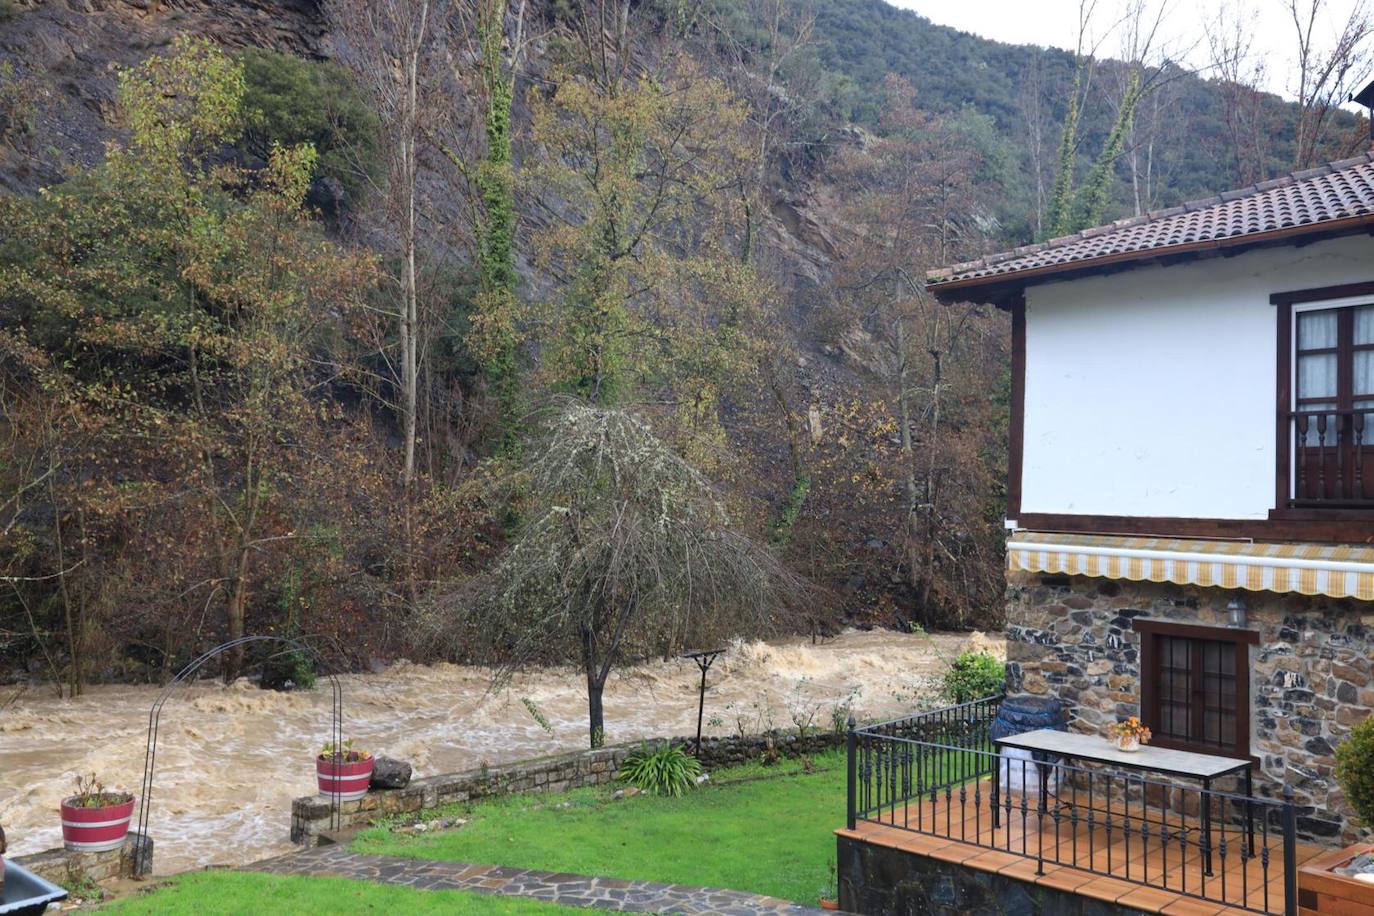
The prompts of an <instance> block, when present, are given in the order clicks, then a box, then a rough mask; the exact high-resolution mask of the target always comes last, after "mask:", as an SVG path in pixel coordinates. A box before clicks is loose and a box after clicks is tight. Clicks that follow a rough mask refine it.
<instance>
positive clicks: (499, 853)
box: [353, 753, 845, 903]
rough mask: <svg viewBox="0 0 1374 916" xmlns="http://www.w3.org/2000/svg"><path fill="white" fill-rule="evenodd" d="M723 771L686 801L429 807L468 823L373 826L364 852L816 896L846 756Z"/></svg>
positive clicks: (604, 791)
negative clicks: (807, 764) (431, 829)
mask: <svg viewBox="0 0 1374 916" xmlns="http://www.w3.org/2000/svg"><path fill="white" fill-rule="evenodd" d="M813 765H814V772H810V773H806V772H803V771H802V769H801V767H800V765H799V764H797V763H796V762H794V761H788V762H783V763H780V764H778V765H777V766H775V767H772V768H769V769H764V768H762V767H760V766H758V765H750V766H744V767H737V768H733V769H730V770H722V771H718V772H717V773H715V774H713V776H715V777H716V779H717V782H716V783H714V784H711V785H707V786H704V787H702V788H699V789H697V790H695V791H693V792H692V793H690V794H688V795H687V796H685V797H683V798H678V799H673V798H655V797H649V796H636V797H633V798H626V799H621V800H618V801H616V800H612V798H611V793H612V791H613V790H614V787H598V788H594V789H579V790H576V791H573V792H568V793H565V794H560V795H542V796H529V795H526V796H513V797H510V798H505V799H501V800H499V801H492V802H486V803H480V804H477V805H460V806H454V807H452V808H448V809H445V810H444V811H439V812H432V813H431V815H432V816H434V817H438V816H450V817H451V816H454V815H457V816H460V817H464V818H467V819H468V824H467V825H466V826H464V827H462V828H461V829H458V830H450V831H445V832H443V833H436V834H433V835H426V834H420V835H416V836H408V835H403V834H394V833H391V832H390V831H389V830H387V829H385V828H376V829H373V830H369V831H366V832H364V833H362V834H360V835H359V836H358V838H357V839H356V840H355V841H354V845H353V848H354V849H355V850H356V851H358V852H365V853H374V854H383V855H398V856H413V857H415V858H422V859H447V860H452V861H459V862H468V863H472V864H479V865H510V866H515V867H518V868H539V869H546V870H549V871H556V872H573V873H576V874H584V875H609V876H612V877H616V878H630V879H640V880H647V881H661V882H665V883H671V884H696V885H706V886H709V887H722V888H731V889H734V890H741V891H750V892H753V893H758V894H769V895H772V896H775V897H782V898H784V899H788V900H795V901H798V902H801V903H815V902H816V900H817V898H818V897H819V896H820V893H821V891H822V890H823V889H824V888H825V887H826V885H827V884H828V883H829V880H830V863H832V862H833V861H834V859H835V837H834V830H835V828H836V827H840V826H843V824H844V816H845V800H844V791H845V790H844V756H843V755H842V754H838V753H832V754H825V755H820V756H817V757H815V758H814V759H813Z"/></svg>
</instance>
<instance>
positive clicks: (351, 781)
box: [315, 754, 372, 801]
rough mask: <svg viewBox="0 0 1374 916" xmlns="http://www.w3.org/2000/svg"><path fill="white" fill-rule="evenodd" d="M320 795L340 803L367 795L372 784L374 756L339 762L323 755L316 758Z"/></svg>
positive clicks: (316, 773)
mask: <svg viewBox="0 0 1374 916" xmlns="http://www.w3.org/2000/svg"><path fill="white" fill-rule="evenodd" d="M315 775H316V777H317V778H318V779H319V783H320V794H321V795H323V796H325V797H327V798H338V800H339V801H355V800H357V799H359V798H362V797H363V796H364V795H366V794H367V786H368V784H369V783H370V782H372V755H371V754H369V755H368V756H367V757H365V758H363V759H362V760H352V761H339V762H336V761H335V760H334V758H332V757H325V756H323V755H321V756H319V757H316V758H315Z"/></svg>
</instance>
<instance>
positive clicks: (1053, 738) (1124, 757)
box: [992, 728, 1255, 875]
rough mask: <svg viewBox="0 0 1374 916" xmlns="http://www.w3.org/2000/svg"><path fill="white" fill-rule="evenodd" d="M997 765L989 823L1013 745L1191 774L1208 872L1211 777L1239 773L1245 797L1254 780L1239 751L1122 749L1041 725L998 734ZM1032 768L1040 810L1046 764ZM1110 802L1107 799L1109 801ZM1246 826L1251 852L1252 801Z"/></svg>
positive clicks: (1046, 779)
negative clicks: (1197, 788)
mask: <svg viewBox="0 0 1374 916" xmlns="http://www.w3.org/2000/svg"><path fill="white" fill-rule="evenodd" d="M995 743H996V746H997V769H996V771H995V772H994V774H993V775H994V778H993V780H992V811H993V815H992V816H993V826H994V827H996V826H997V825H998V817H999V816H1000V812H999V811H998V807H997V806H998V803H999V801H1000V795H1001V779H1000V776H999V774H1000V773H1001V766H1002V750H1003V749H1004V748H1017V749H1020V750H1024V751H1031V752H1032V754H1034V755H1049V756H1054V757H1059V758H1061V759H1062V760H1064V761H1072V760H1086V761H1091V762H1093V763H1101V764H1107V765H1109V766H1113V767H1121V768H1124V769H1130V770H1140V771H1149V772H1153V773H1160V774H1162V775H1165V776H1173V777H1177V778H1182V779H1196V780H1198V781H1199V782H1200V783H1201V784H1202V792H1203V804H1202V806H1201V807H1202V831H1203V834H1204V836H1205V837H1206V843H1205V848H1204V855H1205V856H1206V866H1207V874H1209V875H1210V874H1211V873H1212V805H1211V792H1212V781H1213V780H1214V779H1220V778H1221V777H1223V776H1231V775H1235V774H1238V775H1240V777H1241V781H1242V784H1243V786H1244V793H1245V797H1246V798H1254V794H1255V784H1254V776H1253V773H1252V772H1251V762H1250V761H1249V760H1242V759H1240V758H1238V757H1217V756H1213V755H1212V754H1198V753H1195V752H1193V751H1176V750H1172V749H1171V748H1167V747H1151V746H1150V745H1148V744H1147V745H1142V746H1141V748H1140V750H1138V751H1123V750H1121V749H1120V748H1118V747H1117V746H1116V745H1115V744H1114V743H1113V742H1111V741H1108V740H1107V739H1106V738H1102V737H1098V736H1096V735H1083V734H1079V733H1077V732H1063V731H1056V730H1054V729H1050V728H1041V729H1037V730H1035V731H1032V732H1025V733H1024V734H1020V735H1008V736H1007V737H1005V738H998V739H997V741H996V742H995ZM1035 765H1036V769H1037V770H1038V771H1039V777H1040V810H1041V811H1045V810H1046V804H1045V798H1046V796H1047V795H1048V794H1049V773H1050V766H1049V765H1047V764H1044V763H1042V762H1040V760H1039V758H1038V756H1037V758H1036V764H1035ZM1109 804H1110V802H1109ZM1245 829H1246V834H1247V835H1248V837H1249V849H1250V850H1251V854H1252V855H1253V850H1254V848H1255V819H1254V810H1253V806H1251V805H1246V807H1245Z"/></svg>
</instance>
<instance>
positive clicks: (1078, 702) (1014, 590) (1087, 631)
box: [1006, 573, 1374, 843]
mask: <svg viewBox="0 0 1374 916" xmlns="http://www.w3.org/2000/svg"><path fill="white" fill-rule="evenodd" d="M1242 594H1243V595H1244V597H1245V601H1246V603H1247V605H1248V606H1249V613H1248V624H1247V625H1248V627H1249V628H1250V629H1253V630H1256V631H1258V632H1259V642H1258V644H1257V645H1254V646H1251V648H1250V664H1251V670H1250V714H1251V727H1250V735H1251V739H1250V740H1251V753H1252V754H1253V755H1254V756H1255V757H1256V758H1258V759H1259V761H1260V767H1259V770H1257V771H1256V785H1255V789H1256V793H1257V794H1260V795H1264V796H1268V797H1278V796H1279V795H1280V794H1281V792H1282V787H1283V785H1284V783H1287V784H1289V785H1291V786H1292V787H1293V790H1294V793H1295V798H1296V801H1297V804H1298V806H1299V807H1298V829H1299V832H1300V834H1302V836H1303V837H1304V838H1306V839H1311V840H1316V841H1318V842H1326V843H1335V842H1338V841H1339V842H1344V843H1350V842H1354V841H1356V839H1358V825H1357V823H1356V821H1355V816H1354V813H1353V812H1352V811H1351V810H1350V808H1349V806H1348V805H1347V804H1346V802H1345V798H1344V795H1343V794H1342V792H1341V790H1340V788H1339V787H1338V786H1337V784H1336V781H1335V777H1334V770H1335V759H1334V756H1333V751H1334V748H1335V746H1336V745H1337V744H1339V743H1340V741H1341V740H1342V739H1343V738H1344V737H1345V736H1346V735H1347V734H1349V731H1350V727H1351V726H1353V725H1355V724H1356V723H1358V722H1360V721H1361V720H1363V719H1364V718H1366V717H1367V716H1369V715H1370V713H1371V711H1374V603H1370V602H1361V601H1347V600H1337V599H1331V598H1323V597H1307V596H1303V595H1279V594H1272V593H1268V592H1244V593H1242ZM1233 597H1235V593H1234V592H1231V591H1228V590H1225V589H1219V588H1203V587H1199V586H1179V585H1173V584H1170V583H1165V584H1156V583H1151V582H1129V581H1118V580H1111V579H1102V578H1090V577H1087V576H1045V575H1041V574H1028V573H1008V574H1007V631H1006V635H1007V680H1008V684H1007V688H1008V691H1010V692H1018V691H1023V692H1026V693H1032V694H1052V695H1054V696H1057V697H1059V698H1060V699H1061V700H1063V701H1064V704H1065V706H1066V708H1067V709H1068V711H1069V715H1070V723H1069V727H1070V728H1073V729H1075V730H1077V731H1081V732H1086V733H1091V734H1102V733H1103V732H1104V730H1105V729H1106V727H1107V726H1108V725H1110V724H1111V723H1113V722H1116V721H1117V720H1118V719H1120V718H1123V717H1125V716H1130V715H1138V714H1139V712H1140V705H1139V704H1140V699H1139V697H1140V693H1139V690H1140V687H1139V678H1140V667H1139V666H1140V636H1139V634H1138V633H1136V632H1135V631H1134V629H1133V624H1132V621H1133V620H1134V619H1135V618H1137V617H1149V618H1155V619H1161V620H1170V621H1175V622H1179V623H1196V624H1202V625H1207V626H1226V625H1227V620H1228V614H1227V610H1226V603H1227V602H1228V601H1229V600H1231V599H1232V598H1233Z"/></svg>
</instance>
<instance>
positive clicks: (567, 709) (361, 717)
mask: <svg viewBox="0 0 1374 916" xmlns="http://www.w3.org/2000/svg"><path fill="white" fill-rule="evenodd" d="M970 647H974V648H982V649H987V650H988V651H991V652H993V653H994V654H998V655H1002V654H1004V646H1003V644H1002V642H1001V640H1000V637H997V638H991V637H990V638H985V637H983V636H982V635H981V634H973V635H972V636H969V635H968V634H931V635H925V634H903V633H894V632H888V631H879V630H873V631H868V632H859V631H846V632H845V633H843V634H842V635H840V636H838V637H836V638H834V639H830V640H826V641H825V642H823V643H820V644H817V645H813V644H811V642H810V641H809V640H806V639H789V640H781V641H776V642H768V643H764V642H753V643H741V644H737V645H734V646H732V647H731V648H730V649H729V650H728V651H727V652H726V654H725V655H723V656H721V657H720V658H719V659H717V661H716V663H715V666H714V667H713V668H712V669H711V673H710V680H709V689H708V691H707V696H706V717H707V719H708V722H707V724H706V726H705V731H706V732H707V733H708V734H712V733H714V734H726V733H731V732H734V731H736V730H740V729H742V730H743V731H746V732H757V731H761V730H763V729H765V728H768V727H769V726H770V725H771V726H774V727H782V728H793V727H795V725H796V723H797V722H798V721H801V722H807V721H808V720H810V721H811V724H814V725H820V726H822V727H828V726H829V723H830V720H831V718H832V715H833V713H834V710H835V709H836V706H837V705H838V704H841V703H843V702H844V701H845V699H846V698H847V697H850V696H853V708H854V710H855V711H856V713H857V714H858V715H859V717H860V718H869V719H874V718H882V717H888V716H894V715H897V714H900V713H902V712H904V711H906V710H908V709H911V708H912V707H913V706H914V705H916V704H917V702H918V698H919V697H926V698H929V697H930V696H931V695H932V692H933V689H934V687H935V685H936V684H937V683H938V679H939V676H940V673H941V671H942V670H943V667H944V664H945V662H946V660H949V659H953V658H954V657H955V656H956V655H957V654H958V653H959V652H960V651H961V650H963V649H966V648H970ZM340 680H341V682H342V687H343V706H344V734H345V735H348V736H352V737H354V738H355V739H356V743H357V745H359V746H361V747H364V748H366V749H367V750H370V751H373V752H374V753H378V754H385V755H387V756H390V757H398V758H401V759H403V760H408V761H410V762H411V763H412V764H413V765H414V768H415V773H416V775H418V776H423V775H429V774H434V773H444V772H450V771H454V770H462V769H467V768H470V767H475V766H478V765H480V764H481V763H482V762H483V761H486V762H488V763H491V764H498V763H505V762H510V761H515V760H520V759H522V758H526V757H531V756H536V755H540V754H547V753H551V752H554V751H559V750H571V749H576V748H579V747H582V746H585V743H586V728H587V726H586V696H585V693H584V682H583V681H582V679H581V676H580V675H579V673H578V672H575V671H571V670H567V669H543V670H539V671H533V672H530V673H528V674H524V675H521V676H519V677H518V678H516V680H515V681H514V682H513V683H512V684H510V686H509V687H508V688H506V689H503V690H501V691H500V692H498V693H489V692H488V687H489V677H488V674H487V672H485V671H483V670H482V669H478V668H472V667H464V666H460V665H413V664H409V663H406V662H401V663H398V664H396V665H393V666H391V667H390V668H388V669H386V670H385V671H383V672H382V673H379V674H350V675H346V676H343V677H341V678H340ZM699 681H700V673H699V672H698V669H697V667H696V665H695V664H694V663H692V662H690V661H684V660H676V659H675V660H673V661H669V662H662V661H659V662H653V663H647V664H642V665H638V666H635V667H633V668H630V669H627V670H625V671H623V672H621V673H620V674H619V675H617V676H613V678H612V680H611V682H610V683H609V684H608V685H607V690H606V740H607V741H608V742H610V743H615V742H622V741H633V740H636V739H639V738H644V737H654V736H662V735H685V734H690V733H692V732H693V730H694V729H695V727H696V712H697V688H698V685H699ZM157 692H158V690H157V688H155V687H146V686H100V687H93V688H90V689H89V690H88V691H87V692H86V693H85V694H84V695H82V696H81V697H78V698H76V699H62V700H59V699H57V698H55V697H54V696H52V695H51V694H50V693H49V692H46V691H44V690H43V689H39V688H34V689H31V690H29V691H28V692H26V693H24V694H23V695H22V696H20V697H19V698H18V700H17V701H16V702H14V703H12V704H10V705H9V706H8V707H7V708H5V709H3V710H0V825H3V826H4V828H5V831H6V833H7V834H8V837H9V844H10V853H11V854H14V855H23V854H25V853H29V852H37V851H39V850H42V849H49V848H52V847H55V846H59V845H60V844H61V830H60V827H59V818H58V803H59V802H60V801H61V800H62V798H64V797H65V796H67V795H69V794H71V788H72V782H73V779H74V777H75V776H76V774H78V773H92V772H94V773H96V774H98V775H99V776H100V778H101V779H102V780H103V781H104V783H105V784H106V785H107V786H108V787H111V788H120V789H127V790H130V791H137V789H138V787H139V784H140V782H141V779H142V773H143V757H144V745H145V736H146V731H147V726H148V708H149V706H150V705H151V703H152V702H153V700H154V698H155V697H156V695H157ZM526 700H528V701H529V703H530V704H532V705H533V706H534V707H535V708H536V709H537V710H538V712H539V714H540V716H541V717H542V718H543V719H544V720H545V721H546V722H547V724H548V727H549V728H548V730H546V729H545V728H544V726H543V725H541V724H540V723H539V722H538V721H536V719H535V717H534V715H532V714H531V712H530V711H529V708H528V706H527V704H526V703H525V702H524V701H526ZM329 712H330V692H329V690H328V689H327V687H322V688H317V689H315V690H312V691H302V692H294V693H276V692H273V691H266V690H259V689H258V688H256V687H254V686H252V685H251V684H249V683H247V682H244V681H240V682H238V683H235V684H231V685H227V686H226V685H222V684H219V683H217V682H213V681H206V682H201V683H197V684H194V685H189V686H187V687H185V688H183V689H181V690H180V692H179V693H177V694H175V695H174V696H173V698H172V699H171V700H170V701H169V702H168V703H167V705H166V707H165V708H164V710H163V713H162V720H161V730H160V733H159V740H158V753H157V774H156V782H155V784H154V793H153V800H152V807H151V809H150V819H149V824H150V826H149V832H150V833H151V834H152V837H153V841H154V843H155V847H156V848H155V853H154V865H155V870H156V872H157V873H159V874H170V873H173V872H178V871H184V870H187V869H191V868H199V867H202V866H205V865H211V864H216V865H237V864H242V863H245V862H251V861H253V860H255V859H260V858H263V857H265V856H270V855H273V854H276V853H280V852H285V851H288V850H289V849H291V848H292V847H291V845H290V842H289V840H288V838H287V831H288V829H289V825H290V811H291V799H292V798H294V797H296V796H300V795H306V794H309V793H311V792H313V791H314V790H315V786H314V764H313V762H312V758H313V756H314V754H315V753H317V752H318V750H319V748H320V745H321V744H322V743H323V742H324V741H325V740H326V738H327V737H328V734H329V726H330V717H329Z"/></svg>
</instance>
